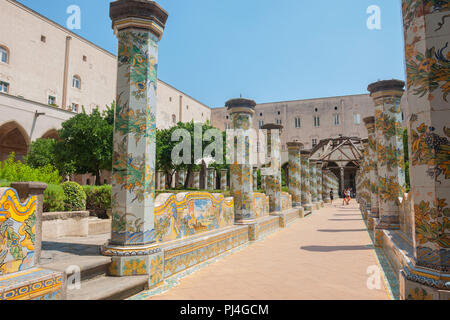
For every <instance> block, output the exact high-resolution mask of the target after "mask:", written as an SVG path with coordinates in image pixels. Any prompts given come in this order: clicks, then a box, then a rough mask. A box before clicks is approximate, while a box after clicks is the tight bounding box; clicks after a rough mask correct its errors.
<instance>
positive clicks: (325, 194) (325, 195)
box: [322, 169, 331, 203]
mask: <svg viewBox="0 0 450 320" xmlns="http://www.w3.org/2000/svg"><path fill="white" fill-rule="evenodd" d="M330 190H331V187H330V171H329V170H328V169H322V199H323V202H324V203H330V202H331V198H330Z"/></svg>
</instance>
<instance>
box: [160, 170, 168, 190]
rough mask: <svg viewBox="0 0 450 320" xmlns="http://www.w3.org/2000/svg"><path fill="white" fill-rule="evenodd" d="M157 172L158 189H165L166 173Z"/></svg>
mask: <svg viewBox="0 0 450 320" xmlns="http://www.w3.org/2000/svg"><path fill="white" fill-rule="evenodd" d="M158 172H159V190H166V173H165V172H164V171H158Z"/></svg>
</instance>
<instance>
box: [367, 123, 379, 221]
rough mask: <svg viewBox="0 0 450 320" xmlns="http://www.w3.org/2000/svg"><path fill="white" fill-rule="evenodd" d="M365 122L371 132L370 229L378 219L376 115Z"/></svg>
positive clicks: (369, 132)
mask: <svg viewBox="0 0 450 320" xmlns="http://www.w3.org/2000/svg"><path fill="white" fill-rule="evenodd" d="M364 123H365V125H366V128H367V132H368V134H369V159H368V166H369V182H368V187H369V194H370V211H369V218H368V225H369V229H373V226H374V225H375V221H374V219H378V167H377V141H376V135H375V117H368V118H365V119H364Z"/></svg>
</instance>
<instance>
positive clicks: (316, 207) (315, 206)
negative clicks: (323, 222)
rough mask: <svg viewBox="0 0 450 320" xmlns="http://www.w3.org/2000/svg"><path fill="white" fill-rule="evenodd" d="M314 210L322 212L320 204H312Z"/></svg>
mask: <svg viewBox="0 0 450 320" xmlns="http://www.w3.org/2000/svg"><path fill="white" fill-rule="evenodd" d="M312 208H313V210H320V203H319V202H317V201H315V202H313V203H312Z"/></svg>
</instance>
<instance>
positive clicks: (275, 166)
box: [261, 124, 283, 213]
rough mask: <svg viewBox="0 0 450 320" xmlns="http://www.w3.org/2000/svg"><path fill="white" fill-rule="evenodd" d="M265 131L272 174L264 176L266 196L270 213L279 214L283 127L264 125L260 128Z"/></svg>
mask: <svg viewBox="0 0 450 320" xmlns="http://www.w3.org/2000/svg"><path fill="white" fill-rule="evenodd" d="M261 129H262V130H267V150H268V155H269V159H270V168H272V170H273V172H272V174H271V175H268V176H266V194H267V195H268V196H269V204H270V213H278V212H281V183H282V182H281V181H282V180H281V141H280V137H281V130H282V129H283V126H281V125H277V124H266V125H264V126H262V127H261Z"/></svg>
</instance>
